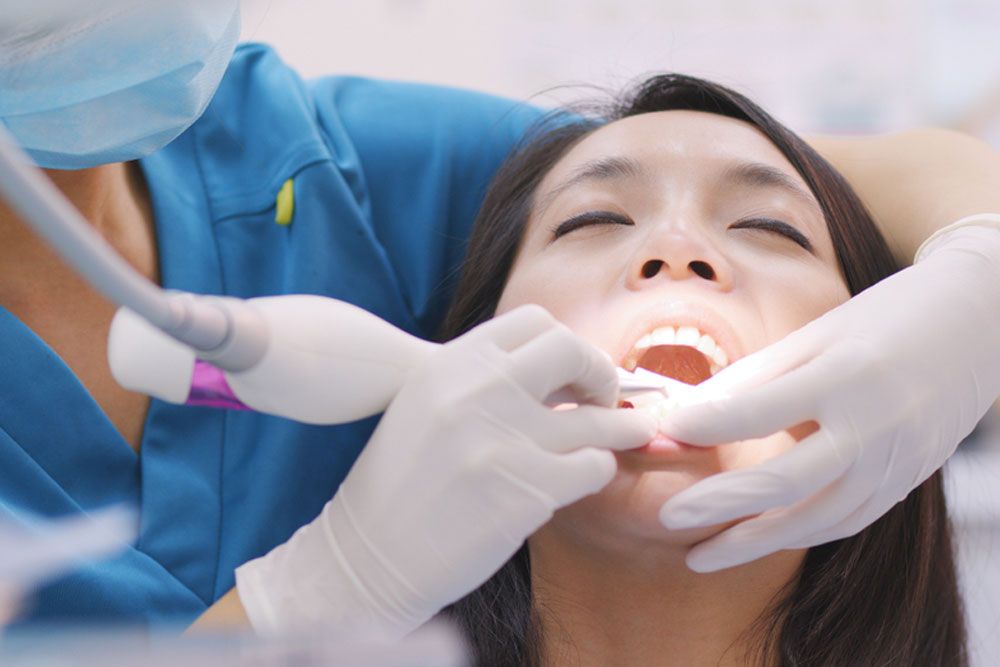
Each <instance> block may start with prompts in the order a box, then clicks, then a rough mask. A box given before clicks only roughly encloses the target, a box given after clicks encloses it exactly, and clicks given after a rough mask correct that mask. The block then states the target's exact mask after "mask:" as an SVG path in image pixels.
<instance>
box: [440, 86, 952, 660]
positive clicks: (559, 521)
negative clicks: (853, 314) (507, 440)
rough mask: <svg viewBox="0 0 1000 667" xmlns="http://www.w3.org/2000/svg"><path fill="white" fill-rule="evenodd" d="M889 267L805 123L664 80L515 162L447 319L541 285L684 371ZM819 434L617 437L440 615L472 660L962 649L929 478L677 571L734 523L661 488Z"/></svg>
mask: <svg viewBox="0 0 1000 667" xmlns="http://www.w3.org/2000/svg"><path fill="white" fill-rule="evenodd" d="M596 118H599V119H596ZM893 270H894V266H893V262H892V258H891V255H890V253H889V250H888V248H887V247H886V244H885V242H884V240H883V239H882V238H881V237H880V235H879V233H878V232H877V230H876V227H875V225H874V223H873V221H872V220H871V218H870V217H869V215H868V213H867V212H866V211H865V208H864V207H863V205H862V204H861V203H860V201H859V200H858V198H857V197H856V196H855V194H854V193H853V192H852V191H851V189H850V187H849V186H848V185H847V184H846V182H845V181H844V180H843V179H842V178H841V177H840V176H839V175H838V174H837V173H836V172H835V171H834V170H833V169H832V167H830V166H829V165H828V164H827V163H826V162H824V161H823V159H822V158H820V157H819V156H818V155H817V154H816V153H815V152H813V151H812V150H811V149H810V148H809V147H808V146H807V145H806V144H805V143H804V142H803V141H802V140H801V139H799V138H798V137H796V136H795V135H794V134H792V133H791V132H790V131H788V130H787V129H786V128H784V127H783V126H781V125H780V124H778V123H777V122H776V121H775V120H774V119H772V118H771V117H769V116H768V115H767V114H766V113H765V112H764V111H762V110H761V109H760V108H759V107H757V106H756V105H755V104H753V103H752V102H751V101H749V100H747V99H746V98H744V97H743V96H741V95H739V94H737V93H734V92H732V91H730V90H727V89H724V88H722V87H719V86H717V85H715V84H712V83H709V82H706V81H702V80H698V79H693V78H690V77H684V76H675V75H665V76H658V77H654V78H652V79H650V80H648V81H647V82H645V83H644V84H643V85H641V86H640V87H638V89H636V90H635V91H632V92H631V93H630V94H629V95H627V96H626V98H625V100H624V101H623V102H621V103H619V104H617V105H615V107H614V108H612V109H610V110H603V112H602V113H601V114H600V115H599V116H595V118H592V119H588V118H586V117H584V116H581V115H572V116H563V117H561V118H558V119H557V120H555V121H554V122H550V123H549V124H547V125H545V126H544V127H541V128H540V129H539V130H538V131H537V132H535V133H533V134H532V135H531V136H530V138H529V139H527V140H526V141H525V143H524V145H523V146H522V147H521V149H519V150H518V151H517V152H516V153H515V154H514V155H512V156H511V157H510V158H509V159H508V161H507V163H506V164H505V166H504V167H503V168H502V169H501V171H500V172H499V174H498V175H497V177H496V179H495V180H494V182H493V184H492V186H491V189H490V192H489V194H488V195H487V198H486V201H485V203H484V206H483V210H482V211H481V212H480V215H479V219H478V220H477V223H476V229H475V232H474V234H473V237H472V240H471V242H470V248H469V254H468V258H467V261H466V265H465V267H464V272H463V275H462V279H461V282H460V285H459V289H458V293H457V295H456V300H455V302H454V305H453V307H452V310H451V313H450V316H449V319H448V323H447V325H446V337H448V338H451V337H455V336H457V335H459V334H461V333H462V332H464V331H466V330H468V329H470V328H471V327H473V326H474V325H476V324H479V323H481V322H483V321H484V320H487V319H489V318H490V317H492V316H493V315H494V314H496V313H502V312H504V311H507V310H510V309H512V308H514V307H516V306H518V305H521V304H526V303H537V304H541V305H542V306H544V307H545V308H547V309H548V310H549V311H550V312H551V313H552V314H553V315H555V316H556V317H557V318H558V319H560V320H561V321H562V322H564V323H565V324H566V325H567V326H569V327H570V328H571V329H573V330H574V331H576V332H577V333H579V334H581V335H582V336H584V337H585V338H587V339H588V340H590V341H591V342H592V343H594V344H595V345H597V346H598V347H600V348H601V349H603V350H605V351H606V352H607V353H608V354H609V355H611V356H612V357H613V359H614V360H615V361H616V362H618V363H619V364H620V365H623V366H625V367H626V368H634V367H635V366H636V365H639V366H642V367H646V368H649V369H651V370H654V371H656V372H658V373H662V374H664V375H671V376H673V377H676V378H678V379H682V380H684V381H685V382H689V383H695V382H699V381H701V380H703V379H705V378H707V377H709V376H710V375H711V374H712V373H714V372H717V371H718V370H719V369H721V368H723V367H725V366H726V365H728V364H729V363H731V362H732V361H734V360H736V359H738V358H740V357H742V356H745V355H747V354H749V353H751V352H753V351H755V350H758V349H760V348H762V347H764V346H766V345H767V344H768V343H771V342H773V341H776V340H778V339H780V338H782V337H783V336H785V335H786V334H788V333H789V332H791V331H793V330H795V329H797V328H798V327H800V326H802V325H803V324H805V323H806V322H808V321H810V320H812V319H815V318H816V317H819V316H820V315H821V314H822V313H824V312H825V311H827V310H830V309H831V308H833V307H834V306H836V305H837V304H839V303H841V302H843V301H845V300H846V299H848V298H850V296H851V295H852V294H856V293H858V292H860V291H861V290H863V289H865V288H866V287H868V286H870V285H872V284H873V283H875V282H877V281H878V280H881V279H883V278H885V277H886V276H888V275H889V274H890V273H891V272H892V271H893ZM928 353H929V354H931V353H933V352H932V351H928ZM917 380H918V379H917V378H914V381H917ZM623 407H625V408H627V407H629V406H628V405H625V406H623ZM636 409H650V410H654V411H655V410H660V409H663V408H662V406H658V405H655V402H654V404H653V405H649V406H642V405H638V406H637V407H636ZM815 428H816V426H815V424H803V425H800V426H799V427H797V428H795V429H791V430H789V431H787V432H782V433H778V434H775V435H772V436H770V437H767V438H763V439H760V440H754V441H744V442H736V443H732V444H729V445H726V446H721V447H718V448H711V449H700V448H695V447H689V446H685V445H682V444H678V443H674V442H672V441H670V440H668V439H666V438H664V437H662V436H659V437H658V438H657V439H655V440H654V441H653V442H651V443H650V444H649V445H647V446H646V447H644V448H643V449H640V450H636V451H632V452H626V453H621V454H618V455H617V457H618V466H619V470H618V474H617V477H616V478H615V479H614V481H613V482H612V483H611V484H610V485H609V486H608V487H607V488H605V489H604V490H603V491H601V492H600V493H598V494H596V495H594V496H591V497H589V498H586V499H584V500H582V501H580V502H578V503H576V504H575V505H572V506H570V507H567V508H566V509H564V510H562V511H560V512H558V513H556V515H555V516H554V517H553V518H552V520H551V521H550V522H549V523H548V524H547V525H545V526H544V527H543V528H542V529H541V530H539V531H538V532H537V533H536V534H535V535H533V536H532V537H531V538H530V539H529V540H528V542H527V543H526V545H525V546H524V547H523V548H522V549H521V551H520V552H519V553H518V554H517V555H516V556H515V557H514V558H513V559H512V560H511V561H510V562H508V563H507V564H506V565H505V566H504V567H503V568H502V569H501V570H500V571H499V572H498V573H497V574H496V575H495V576H494V577H493V578H492V579H491V580H490V581H488V582H487V583H486V584H485V585H484V586H483V587H482V588H480V589H479V590H477V591H476V592H474V593H472V594H471V595H469V596H468V597H466V598H464V599H462V600H460V601H459V602H457V603H456V604H455V605H453V606H452V607H451V608H449V609H448V610H446V612H445V615H446V616H448V617H450V618H453V619H456V620H457V621H458V622H459V624H460V625H461V627H462V628H463V630H464V631H465V633H466V634H467V636H468V639H469V641H470V644H471V645H472V646H473V648H474V651H475V654H476V659H477V664H480V665H504V666H513V665H685V666H687V665H745V664H752V665H830V666H838V667H839V666H843V665H922V666H927V665H941V666H944V665H948V666H952V665H961V664H964V662H965V650H964V630H963V623H962V617H961V604H960V599H959V595H958V591H957V586H956V576H955V567H954V563H953V556H952V547H951V540H950V533H949V525H948V520H947V516H946V511H945V500H944V496H943V493H942V489H941V479H940V474H935V475H934V476H933V477H931V478H930V479H929V480H927V482H925V483H924V484H923V485H922V486H920V487H919V488H918V489H917V490H915V491H914V492H913V493H911V494H910V495H909V496H908V497H907V498H906V499H905V500H903V501H902V502H900V503H899V504H897V505H896V506H895V508H893V510H892V511H890V512H889V513H888V514H887V515H886V516H885V517H883V518H882V519H881V520H879V521H878V522H876V523H875V524H874V525H872V526H871V527H869V528H868V529H866V530H864V531H863V532H861V533H860V534H858V535H855V536H854V537H851V538H848V539H844V540H840V541H838V542H834V543H830V544H826V545H823V546H821V547H816V548H812V549H808V550H798V551H783V552H779V553H777V554H773V555H771V556H768V557H765V558H761V559H759V560H757V561H755V562H752V563H749V564H747V565H743V566H739V567H734V568H731V569H729V570H723V571H721V572H716V573H712V574H697V573H694V572H692V571H690V570H689V569H687V567H686V566H685V564H684V556H685V553H686V551H687V550H688V549H689V548H690V547H691V546H692V545H694V544H695V543H697V542H699V541H701V540H704V539H706V538H708V537H710V536H712V535H714V534H716V533H718V532H719V531H721V530H722V529H724V528H725V527H726V526H717V527H715V528H712V529H706V530H698V531H676V532H671V531H667V530H666V529H664V527H663V526H662V525H661V524H660V522H659V520H658V518H657V515H658V511H659V509H660V507H661V506H662V505H663V503H664V502H665V501H666V500H667V499H669V498H670V497H671V496H672V495H674V494H676V493H677V492H679V491H680V490H682V489H684V488H686V487H688V486H690V485H691V484H693V483H695V482H696V481H698V480H701V479H703V478H705V477H707V476H709V475H712V474H715V473H718V472H721V471H725V470H730V469H733V468H738V467H746V466H750V465H753V464H754V463H758V462H760V461H763V460H764V459H766V458H769V457H772V456H774V455H776V454H778V453H780V452H783V451H785V450H787V449H789V448H791V447H794V446H795V444H796V442H797V441H798V440H801V439H803V438H805V437H808V435H809V434H810V433H812V432H813V431H815ZM766 483H768V480H767V479H761V484H766Z"/></svg>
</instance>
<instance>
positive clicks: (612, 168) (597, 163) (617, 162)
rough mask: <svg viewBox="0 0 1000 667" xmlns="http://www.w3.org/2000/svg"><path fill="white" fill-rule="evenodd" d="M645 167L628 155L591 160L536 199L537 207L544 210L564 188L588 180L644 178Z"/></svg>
mask: <svg viewBox="0 0 1000 667" xmlns="http://www.w3.org/2000/svg"><path fill="white" fill-rule="evenodd" d="M648 175H649V172H648V171H647V170H646V168H645V167H644V166H643V165H642V164H640V163H639V162H637V161H636V160H633V159H632V158H628V157H607V158H601V159H599V160H592V161H590V162H587V163H585V164H583V165H581V166H580V167H578V168H577V169H576V170H574V172H573V173H572V174H571V175H570V177H569V178H567V179H566V180H565V181H563V182H562V183H560V184H559V185H557V186H556V187H554V188H553V189H552V190H550V191H549V192H548V193H546V194H545V196H544V197H542V198H541V199H540V200H539V201H538V205H537V207H536V208H537V209H538V211H539V212H542V211H544V210H545V209H546V208H547V207H548V206H549V205H550V204H551V203H552V201H553V200H554V199H555V198H556V197H558V196H559V195H561V194H562V193H563V192H565V191H566V190H569V189H570V188H574V187H576V186H578V185H580V184H581V183H586V182H588V181H622V180H628V179H641V178H646V177H647V176H648Z"/></svg>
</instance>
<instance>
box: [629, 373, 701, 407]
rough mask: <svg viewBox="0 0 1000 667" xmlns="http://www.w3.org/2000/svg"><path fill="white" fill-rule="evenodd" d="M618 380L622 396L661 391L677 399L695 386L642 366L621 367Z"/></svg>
mask: <svg viewBox="0 0 1000 667" xmlns="http://www.w3.org/2000/svg"><path fill="white" fill-rule="evenodd" d="M618 381H619V383H620V386H621V390H620V395H621V397H622V398H629V397H632V396H637V395H639V394H647V393H651V392H656V391H660V392H662V393H663V394H664V395H665V396H669V397H670V398H673V399H677V398H679V397H680V396H683V395H684V394H685V393H686V392H689V391H691V389H692V387H693V385H689V384H687V383H685V382H681V381H680V380H675V379H674V378H671V377H667V376H665V375H660V374H658V373H654V372H653V371H651V370H648V369H645V368H641V367H639V368H636V369H635V370H634V371H627V370H625V369H624V368H619V369H618Z"/></svg>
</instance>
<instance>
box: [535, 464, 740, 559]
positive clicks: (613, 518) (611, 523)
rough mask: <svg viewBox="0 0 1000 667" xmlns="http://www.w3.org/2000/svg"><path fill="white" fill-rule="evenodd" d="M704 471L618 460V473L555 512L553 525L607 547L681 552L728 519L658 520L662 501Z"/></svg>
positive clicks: (632, 551)
mask: <svg viewBox="0 0 1000 667" xmlns="http://www.w3.org/2000/svg"><path fill="white" fill-rule="evenodd" d="M708 474H711V473H709V472H706V471H705V470H704V469H702V468H701V467H700V466H694V467H687V468H684V467H674V468H672V469H669V470H640V469H629V468H628V467H626V466H619V471H618V475H617V476H616V477H615V479H614V480H613V481H612V482H611V484H609V485H608V486H607V487H605V488H604V489H603V490H602V491H601V492H599V493H596V494H594V495H592V496H589V497H587V498H584V499H582V500H580V501H578V502H576V503H574V504H573V505H570V506H569V507H567V508H565V509H562V510H560V511H559V512H557V513H556V515H555V517H554V518H553V520H552V524H554V525H553V528H556V529H557V530H567V531H570V532H572V533H573V534H574V535H575V537H576V538H577V539H580V540H582V541H584V542H589V543H592V544H594V545H595V546H599V547H603V548H605V549H609V550H613V551H622V552H625V553H636V550H643V551H644V552H646V553H647V555H649V551H648V550H650V549H657V548H663V549H664V550H669V551H673V552H675V553H676V554H677V555H680V556H683V554H684V553H685V552H686V551H687V549H688V548H689V547H691V546H693V545H695V544H697V543H698V542H701V541H703V540H706V539H708V538H709V537H712V536H713V535H716V534H718V533H719V532H721V531H722V530H724V529H725V528H726V527H728V526H729V525H732V524H724V525H718V526H706V527H700V528H692V529H687V530H668V529H667V528H665V527H664V526H663V524H662V523H660V518H659V516H660V508H661V507H662V506H663V503H665V502H666V501H668V500H670V498H672V497H674V496H675V495H676V494H678V493H680V492H681V491H683V490H684V489H686V488H688V487H690V486H691V485H692V484H694V483H695V482H698V481H700V480H702V479H704V478H705V477H706V476H707V475H708ZM664 555H667V551H665V553H664Z"/></svg>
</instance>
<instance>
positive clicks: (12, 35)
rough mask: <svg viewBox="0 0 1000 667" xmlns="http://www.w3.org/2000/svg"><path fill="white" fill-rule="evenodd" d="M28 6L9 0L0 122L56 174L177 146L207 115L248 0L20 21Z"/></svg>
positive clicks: (112, 7)
mask: <svg viewBox="0 0 1000 667" xmlns="http://www.w3.org/2000/svg"><path fill="white" fill-rule="evenodd" d="M52 1H53V0H41V1H40V2H38V0H36V3H35V6H37V5H38V4H40V5H45V3H46V2H49V3H51V2H52ZM25 4H26V3H24V0H0V14H7V17H6V18H0V122H2V123H4V124H5V125H6V126H7V128H8V129H9V130H10V132H11V133H12V134H13V135H14V137H15V138H16V139H17V140H18V142H20V144H21V145H22V146H23V147H24V148H25V149H26V150H27V151H28V153H29V154H30V155H31V156H32V157H33V158H34V159H35V160H36V161H37V162H38V164H39V165H40V166H42V167H46V168H49V169H84V168H88V167H94V166H97V165H100V164H109V163H113V162H126V161H129V160H136V159H138V158H141V157H145V156H146V155H149V154H150V153H153V152H154V151H156V150H158V149H160V148H162V147H163V146H165V145H167V144H168V143H170V142H171V141H173V140H174V139H175V138H177V137H178V136H179V135H180V134H181V133H182V132H184V130H186V129H188V128H189V127H190V126H191V125H192V124H193V123H194V122H195V121H196V120H197V119H198V118H199V117H200V116H201V115H202V113H204V111H205V108H206V107H207V106H208V104H209V102H210V101H211V99H212V96H213V95H214V94H215V91H216V89H217V88H218V85H219V82H220V81H221V80H222V76H223V74H224V73H225V71H226V68H227V66H228V65H229V60H230V58H231V57H232V54H233V51H234V50H235V48H236V43H237V41H238V40H239V35H240V7H239V0H168V1H164V0H129V1H127V2H125V1H117V0H92V1H91V2H79V0H76V2H74V3H71V4H72V5H75V6H76V9H75V10H67V11H66V12H65V13H63V14H59V15H58V16H59V18H58V19H53V18H52V16H53V14H52V13H51V12H48V11H40V12H36V15H45V17H44V18H36V19H32V18H31V17H26V16H24V10H23V9H22V10H21V16H20V17H17V19H16V20H15V19H12V18H11V17H12V16H13V14H17V11H15V10H14V7H13V6H14V5H20V6H22V7H23V6H24V5H25ZM7 5H12V7H10V8H8V7H7ZM81 5H82V6H83V7H85V8H86V9H80V6H81ZM8 9H10V10H11V12H12V13H11V12H8ZM43 9H44V7H43ZM50 9H51V8H50ZM22 19H23V20H22Z"/></svg>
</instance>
